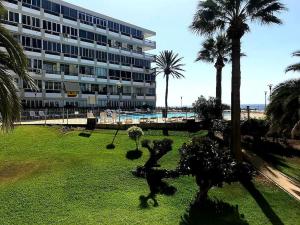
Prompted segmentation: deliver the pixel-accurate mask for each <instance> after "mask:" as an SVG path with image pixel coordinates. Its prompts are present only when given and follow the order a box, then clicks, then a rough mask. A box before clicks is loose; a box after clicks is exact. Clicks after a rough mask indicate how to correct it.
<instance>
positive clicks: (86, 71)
mask: <svg viewBox="0 0 300 225" xmlns="http://www.w3.org/2000/svg"><path fill="white" fill-rule="evenodd" d="M79 73H80V74H82V75H89V76H93V75H94V67H92V66H79Z"/></svg>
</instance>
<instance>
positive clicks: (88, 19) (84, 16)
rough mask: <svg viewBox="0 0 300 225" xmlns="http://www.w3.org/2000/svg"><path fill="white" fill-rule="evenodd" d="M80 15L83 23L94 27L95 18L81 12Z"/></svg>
mask: <svg viewBox="0 0 300 225" xmlns="http://www.w3.org/2000/svg"><path fill="white" fill-rule="evenodd" d="M78 15H79V20H80V22H81V23H84V24H87V25H91V26H93V25H94V17H93V16H92V15H89V14H87V13H84V12H79V13H78Z"/></svg>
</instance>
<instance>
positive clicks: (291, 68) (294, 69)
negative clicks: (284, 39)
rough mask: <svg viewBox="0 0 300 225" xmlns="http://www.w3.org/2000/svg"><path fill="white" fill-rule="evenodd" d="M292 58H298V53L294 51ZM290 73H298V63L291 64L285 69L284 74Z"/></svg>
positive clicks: (299, 55) (299, 64) (299, 53)
mask: <svg viewBox="0 0 300 225" xmlns="http://www.w3.org/2000/svg"><path fill="white" fill-rule="evenodd" d="M292 56H298V57H300V51H296V52H294V53H293V54H292ZM290 71H294V72H296V71H297V72H300V62H299V63H296V64H293V65H290V66H288V67H287V68H286V70H285V72H286V73H287V72H290Z"/></svg>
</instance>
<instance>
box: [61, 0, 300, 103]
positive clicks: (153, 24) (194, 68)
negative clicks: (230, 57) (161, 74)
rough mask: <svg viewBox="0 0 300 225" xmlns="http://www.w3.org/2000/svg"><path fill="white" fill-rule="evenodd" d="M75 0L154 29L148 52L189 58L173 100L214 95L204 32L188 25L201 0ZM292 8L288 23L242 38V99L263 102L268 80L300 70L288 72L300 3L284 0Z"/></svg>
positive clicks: (299, 43) (227, 88)
mask: <svg viewBox="0 0 300 225" xmlns="http://www.w3.org/2000/svg"><path fill="white" fill-rule="evenodd" d="M67 1H68V2H70V3H73V4H76V5H79V6H82V7H85V8H88V9H91V10H93V11H97V12H99V13H102V14H105V15H108V16H111V17H114V18H117V19H121V20H124V21H126V22H129V23H133V24H136V25H138V26H142V27H145V28H148V29H150V30H153V31H155V32H156V33H157V35H156V37H154V38H152V39H153V40H155V41H156V42H157V49H156V50H155V51H152V52H149V53H154V54H157V53H158V52H159V51H162V50H173V51H175V52H177V53H179V55H180V56H182V57H184V63H185V70H186V71H185V73H184V74H185V76H186V78H185V79H182V80H171V81H170V85H169V87H170V90H169V105H171V106H179V105H180V97H181V96H183V105H191V104H192V103H193V102H194V101H195V100H196V99H197V97H198V96H200V95H204V96H206V97H208V96H214V95H215V70H214V67H213V65H211V64H205V63H199V62H198V63H195V62H194V60H195V57H196V54H197V51H198V50H199V49H200V48H201V43H202V41H203V37H199V36H197V35H195V34H193V33H192V32H191V31H190V30H189V29H188V26H189V25H190V23H191V21H192V18H193V14H194V13H195V10H196V6H197V3H198V0H126V1H124V0H88V1H87V0H85V1H84V0H67ZM282 2H283V3H284V4H286V6H287V8H288V11H287V12H283V13H281V14H280V15H279V16H280V18H282V20H283V23H284V24H283V25H281V26H278V25H272V26H265V25H264V26H261V25H260V24H258V23H252V24H251V33H248V34H246V35H245V36H244V38H243V40H242V51H243V52H244V53H246V54H247V57H244V58H243V59H242V67H241V69H242V86H241V103H242V104H257V103H264V91H266V90H268V88H267V85H268V84H270V83H271V84H274V85H275V84H278V83H279V82H282V81H284V80H287V79H291V78H297V77H300V74H299V73H298V74H296V73H289V74H285V73H284V69H285V67H286V66H287V65H289V64H292V63H295V62H297V60H298V61H299V58H298V59H297V58H292V57H291V53H292V52H293V51H295V50H300V29H299V22H300V13H299V12H300V2H299V0H282ZM230 67H231V66H230V65H226V67H225V69H224V72H223V83H222V85H223V102H225V103H230V93H231V68H230ZM157 81H158V82H157V96H158V100H157V105H158V106H161V105H164V92H165V82H164V80H163V79H162V78H158V79H157Z"/></svg>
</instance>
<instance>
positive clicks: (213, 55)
mask: <svg viewBox="0 0 300 225" xmlns="http://www.w3.org/2000/svg"><path fill="white" fill-rule="evenodd" d="M230 47H231V45H230V42H229V39H228V38H227V37H226V35H224V34H220V35H218V36H217V37H216V38H213V37H209V38H208V39H206V40H205V41H204V42H203V43H202V49H201V50H200V51H199V52H198V56H197V59H196V61H204V62H208V63H215V67H218V66H222V67H223V66H224V63H225V62H228V59H229V58H230V52H231V48H230Z"/></svg>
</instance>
